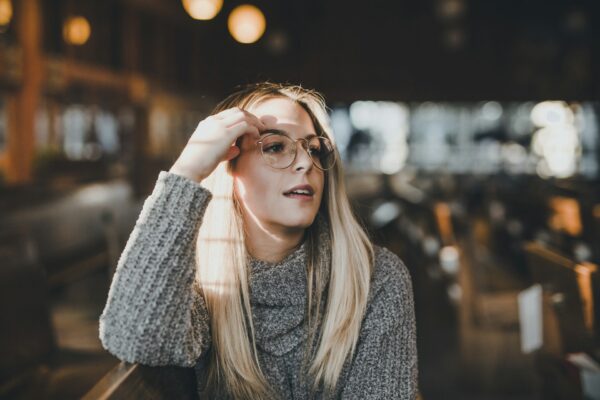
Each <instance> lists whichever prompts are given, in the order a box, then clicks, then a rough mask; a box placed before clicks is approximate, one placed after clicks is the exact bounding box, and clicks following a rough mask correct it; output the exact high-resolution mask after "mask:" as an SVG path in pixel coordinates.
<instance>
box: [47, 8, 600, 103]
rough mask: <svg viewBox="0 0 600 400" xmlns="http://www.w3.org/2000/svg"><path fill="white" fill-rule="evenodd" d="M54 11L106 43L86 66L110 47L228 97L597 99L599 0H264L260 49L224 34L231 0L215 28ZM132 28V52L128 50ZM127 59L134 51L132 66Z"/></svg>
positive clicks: (125, 11) (94, 48) (177, 81)
mask: <svg viewBox="0 0 600 400" xmlns="http://www.w3.org/2000/svg"><path fill="white" fill-rule="evenodd" d="M446 1H458V0H446ZM54 3H55V4H56V7H54V6H52V7H54V9H52V10H49V8H50V7H49V6H48V5H45V7H46V9H47V11H48V14H47V15H48V16H47V18H48V19H49V20H50V21H52V18H54V19H55V20H56V21H59V20H60V18H61V16H62V15H64V14H65V13H69V12H80V13H88V14H89V15H90V17H91V19H92V24H93V26H94V27H97V29H96V31H100V32H104V38H105V40H104V42H102V43H97V44H95V45H92V44H90V48H91V49H88V50H87V53H88V54H87V56H86V50H84V49H80V50H77V51H78V52H79V53H80V55H81V57H82V58H83V59H88V60H91V61H94V57H98V56H97V54H98V53H99V51H100V50H99V49H100V48H104V47H108V48H109V50H106V51H108V52H109V53H110V54H112V55H108V56H106V57H108V59H109V60H108V61H106V60H105V61H104V62H105V63H107V64H109V65H110V66H111V67H113V68H117V69H128V68H129V69H131V68H133V69H139V70H140V71H141V72H142V73H144V74H147V75H149V76H151V77H154V78H156V79H159V80H162V81H165V82H167V83H170V84H172V85H173V86H174V87H176V88H178V90H188V91H206V92H210V93H211V94H214V95H217V96H220V95H222V94H224V93H226V92H228V91H230V90H231V89H232V88H233V87H234V86H235V85H237V84H240V83H245V82H253V81H256V80H264V79H269V80H275V81H290V82H296V83H301V84H303V85H305V86H310V87H314V88H316V89H318V90H321V91H322V92H324V93H325V94H326V97H327V98H328V99H329V100H332V101H351V100H355V99H393V100H404V101H410V100H451V101H463V100H467V101H468V100H483V99H497V100H525V99H549V98H563V99H587V100H590V99H597V98H598V97H599V94H600V82H599V78H598V71H600V68H599V61H600V35H599V32H598V29H599V28H598V26H599V24H598V22H599V21H598V19H599V18H598V17H599V15H600V13H599V9H600V2H598V1H595V0H562V1H558V0H554V1H552V0H485V1H481V0H479V1H476V0H463V1H459V2H458V3H453V4H450V5H449V6H448V4H447V3H445V2H444V0H393V1H384V0H370V1H364V0H363V1H355V0H351V1H348V0H321V1H318V0H302V1H300V0H290V1H284V0H280V1H274V0H269V1H267V0H257V1H254V2H253V4H255V5H257V6H258V7H259V8H261V9H262V10H263V12H264V13H265V16H266V18H267V31H266V33H265V35H264V36H263V37H262V38H261V39H260V40H259V41H258V42H257V43H255V44H253V45H243V44H239V43H236V42H235V41H234V40H233V39H232V38H231V36H230V35H229V33H228V32H227V15H228V14H229V12H230V11H231V10H232V9H233V8H234V7H235V6H237V5H239V4H241V3H242V2H241V1H229V0H225V1H224V7H223V10H222V11H221V12H220V13H219V15H218V16H217V17H216V18H215V19H214V20H212V21H202V22H201V21H194V20H192V19H191V18H189V17H188V16H187V15H186V14H185V11H184V10H183V8H182V6H181V3H180V1H175V0H111V1H105V2H92V1H91V0H81V1H68V0H55V1H54ZM444 4H446V6H447V7H450V6H452V5H454V6H456V5H457V4H458V6H460V5H461V4H462V11H461V8H460V7H459V8H458V9H457V8H456V7H454V8H452V7H450V8H446V10H447V11H446V13H444V12H443V11H440V10H443V9H444V8H443V6H444ZM107 7H109V8H110V10H108V8H107ZM107 10H108V11H107ZM453 10H454V13H453V12H452V11H453ZM457 10H458V11H457ZM52 13H55V14H56V16H55V17H52ZM49 25H50V28H48V29H49V30H47V33H48V35H47V41H48V43H49V44H47V48H48V49H49V51H54V52H59V53H60V52H61V51H64V45H63V44H60V40H61V38H60V32H58V33H57V29H58V28H59V27H58V28H52V22H50V23H49ZM54 25H57V24H54ZM58 25H59V24H58ZM132 26H133V28H132ZM132 30H133V31H134V32H135V35H137V36H136V39H135V40H134V43H135V44H134V45H133V47H131V46H130V47H128V48H122V42H123V41H124V35H127V34H128V33H127V32H131V31H132ZM53 32H54V33H53ZM130 42H131V41H130ZM282 42H284V43H287V44H286V45H284V46H281V45H280V46H279V47H277V46H276V44H277V43H280V44H281V43H282ZM131 52H134V53H136V54H137V55H136V56H135V57H133V59H134V61H133V64H131V63H129V64H128V62H125V61H124V60H125V59H129V58H131V57H129V56H130V54H129V55H128V53H131ZM128 57H129V58H128Z"/></svg>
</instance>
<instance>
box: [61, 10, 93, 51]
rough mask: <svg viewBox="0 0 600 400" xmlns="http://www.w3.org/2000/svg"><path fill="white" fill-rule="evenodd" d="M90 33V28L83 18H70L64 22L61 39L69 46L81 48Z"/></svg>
mask: <svg viewBox="0 0 600 400" xmlns="http://www.w3.org/2000/svg"><path fill="white" fill-rule="evenodd" d="M91 33H92V28H91V27H90V23H89V22H88V20H87V19H86V18H85V17H81V16H77V17H70V18H68V19H67V20H66V21H65V25H64V27H63V37H64V39H65V41H66V42H67V43H69V44H72V45H75V46H81V45H83V44H85V43H86V42H87V41H88V39H89V38H90V35H91Z"/></svg>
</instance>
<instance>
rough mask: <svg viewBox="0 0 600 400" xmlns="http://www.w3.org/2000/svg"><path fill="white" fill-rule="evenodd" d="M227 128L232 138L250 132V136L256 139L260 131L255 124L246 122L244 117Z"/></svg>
mask: <svg viewBox="0 0 600 400" xmlns="http://www.w3.org/2000/svg"><path fill="white" fill-rule="evenodd" d="M228 130H229V131H230V132H231V134H232V136H233V138H234V139H237V138H238V137H240V136H241V135H243V134H245V133H247V134H250V135H251V136H252V137H254V138H256V139H258V138H259V137H260V131H259V130H258V128H257V127H256V125H253V124H252V123H250V122H248V121H247V120H245V119H244V120H241V121H240V122H238V123H236V124H235V125H233V126H230V127H229V128H228Z"/></svg>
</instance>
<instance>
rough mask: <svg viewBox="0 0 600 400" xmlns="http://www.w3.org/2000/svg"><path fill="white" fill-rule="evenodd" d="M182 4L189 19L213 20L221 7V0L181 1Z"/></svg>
mask: <svg viewBox="0 0 600 400" xmlns="http://www.w3.org/2000/svg"><path fill="white" fill-rule="evenodd" d="M182 3H183V8H185V11H186V12H187V13H188V14H189V15H190V17H192V18H194V19H198V20H209V19H213V18H214V17H215V16H216V15H217V14H218V13H219V11H221V7H223V0H182Z"/></svg>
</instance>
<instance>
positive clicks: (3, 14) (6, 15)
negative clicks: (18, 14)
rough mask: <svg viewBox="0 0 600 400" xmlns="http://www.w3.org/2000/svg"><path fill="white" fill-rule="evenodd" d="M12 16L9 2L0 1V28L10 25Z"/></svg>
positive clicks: (5, 0)
mask: <svg viewBox="0 0 600 400" xmlns="http://www.w3.org/2000/svg"><path fill="white" fill-rule="evenodd" d="M12 16H13V7H12V3H11V2H10V0H0V26H5V25H8V24H9V23H10V20H11V19H12Z"/></svg>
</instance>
